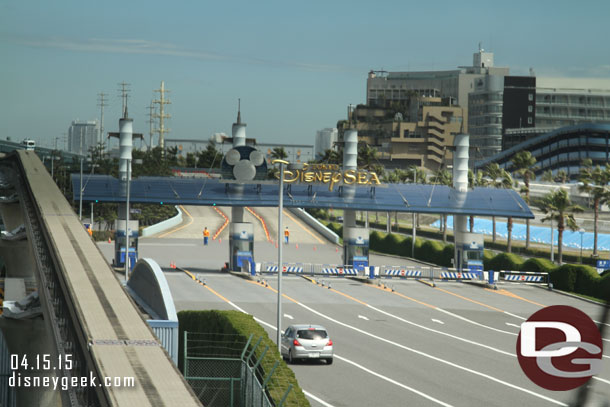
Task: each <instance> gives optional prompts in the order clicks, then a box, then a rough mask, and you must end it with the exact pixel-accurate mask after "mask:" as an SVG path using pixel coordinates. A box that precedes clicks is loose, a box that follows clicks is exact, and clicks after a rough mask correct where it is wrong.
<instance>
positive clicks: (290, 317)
mask: <svg viewBox="0 0 610 407" xmlns="http://www.w3.org/2000/svg"><path fill="white" fill-rule="evenodd" d="M284 318H288V319H294V318H293V317H292V315H288V314H284Z"/></svg>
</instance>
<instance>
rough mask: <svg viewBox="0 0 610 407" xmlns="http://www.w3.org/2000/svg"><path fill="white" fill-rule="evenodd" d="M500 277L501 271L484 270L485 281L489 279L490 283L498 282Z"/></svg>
mask: <svg viewBox="0 0 610 407" xmlns="http://www.w3.org/2000/svg"><path fill="white" fill-rule="evenodd" d="M499 278H500V272H499V271H493V270H490V271H484V272H483V279H484V280H485V281H487V282H488V283H489V284H496V283H497V282H498V279H499Z"/></svg>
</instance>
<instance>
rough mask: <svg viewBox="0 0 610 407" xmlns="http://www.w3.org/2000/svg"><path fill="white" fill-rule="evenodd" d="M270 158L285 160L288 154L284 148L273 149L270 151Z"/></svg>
mask: <svg viewBox="0 0 610 407" xmlns="http://www.w3.org/2000/svg"><path fill="white" fill-rule="evenodd" d="M271 158H272V159H273V160H285V159H286V158H288V153H286V150H284V147H274V148H273V150H271Z"/></svg>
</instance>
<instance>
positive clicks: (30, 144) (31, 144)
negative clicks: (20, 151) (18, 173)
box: [21, 138, 36, 150]
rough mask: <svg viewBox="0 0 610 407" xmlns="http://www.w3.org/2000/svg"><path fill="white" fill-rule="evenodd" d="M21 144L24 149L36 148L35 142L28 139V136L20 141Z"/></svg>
mask: <svg viewBox="0 0 610 407" xmlns="http://www.w3.org/2000/svg"><path fill="white" fill-rule="evenodd" d="M21 145H22V146H23V148H25V149H26V150H34V149H35V148H36V142H35V141H34V140H30V139H29V138H26V139H25V140H23V141H22V142H21Z"/></svg>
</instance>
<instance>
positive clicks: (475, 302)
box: [434, 287, 503, 312]
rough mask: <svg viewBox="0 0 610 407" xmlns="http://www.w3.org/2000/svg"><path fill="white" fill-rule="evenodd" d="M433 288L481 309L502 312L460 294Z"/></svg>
mask: <svg viewBox="0 0 610 407" xmlns="http://www.w3.org/2000/svg"><path fill="white" fill-rule="evenodd" d="M434 288H436V289H437V290H439V291H442V292H444V293H447V294H451V295H453V296H455V297H458V298H461V299H463V300H466V301H470V302H472V303H474V304H477V305H480V306H482V307H485V308H489V309H491V310H494V311H498V312H503V311H502V310H501V309H499V308H496V307H492V306H491V305H487V304H485V303H482V302H479V301H475V300H473V299H471V298H468V297H464V296H463V295H460V294H457V293H454V292H452V291H448V290H445V289H443V288H439V287H434Z"/></svg>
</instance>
